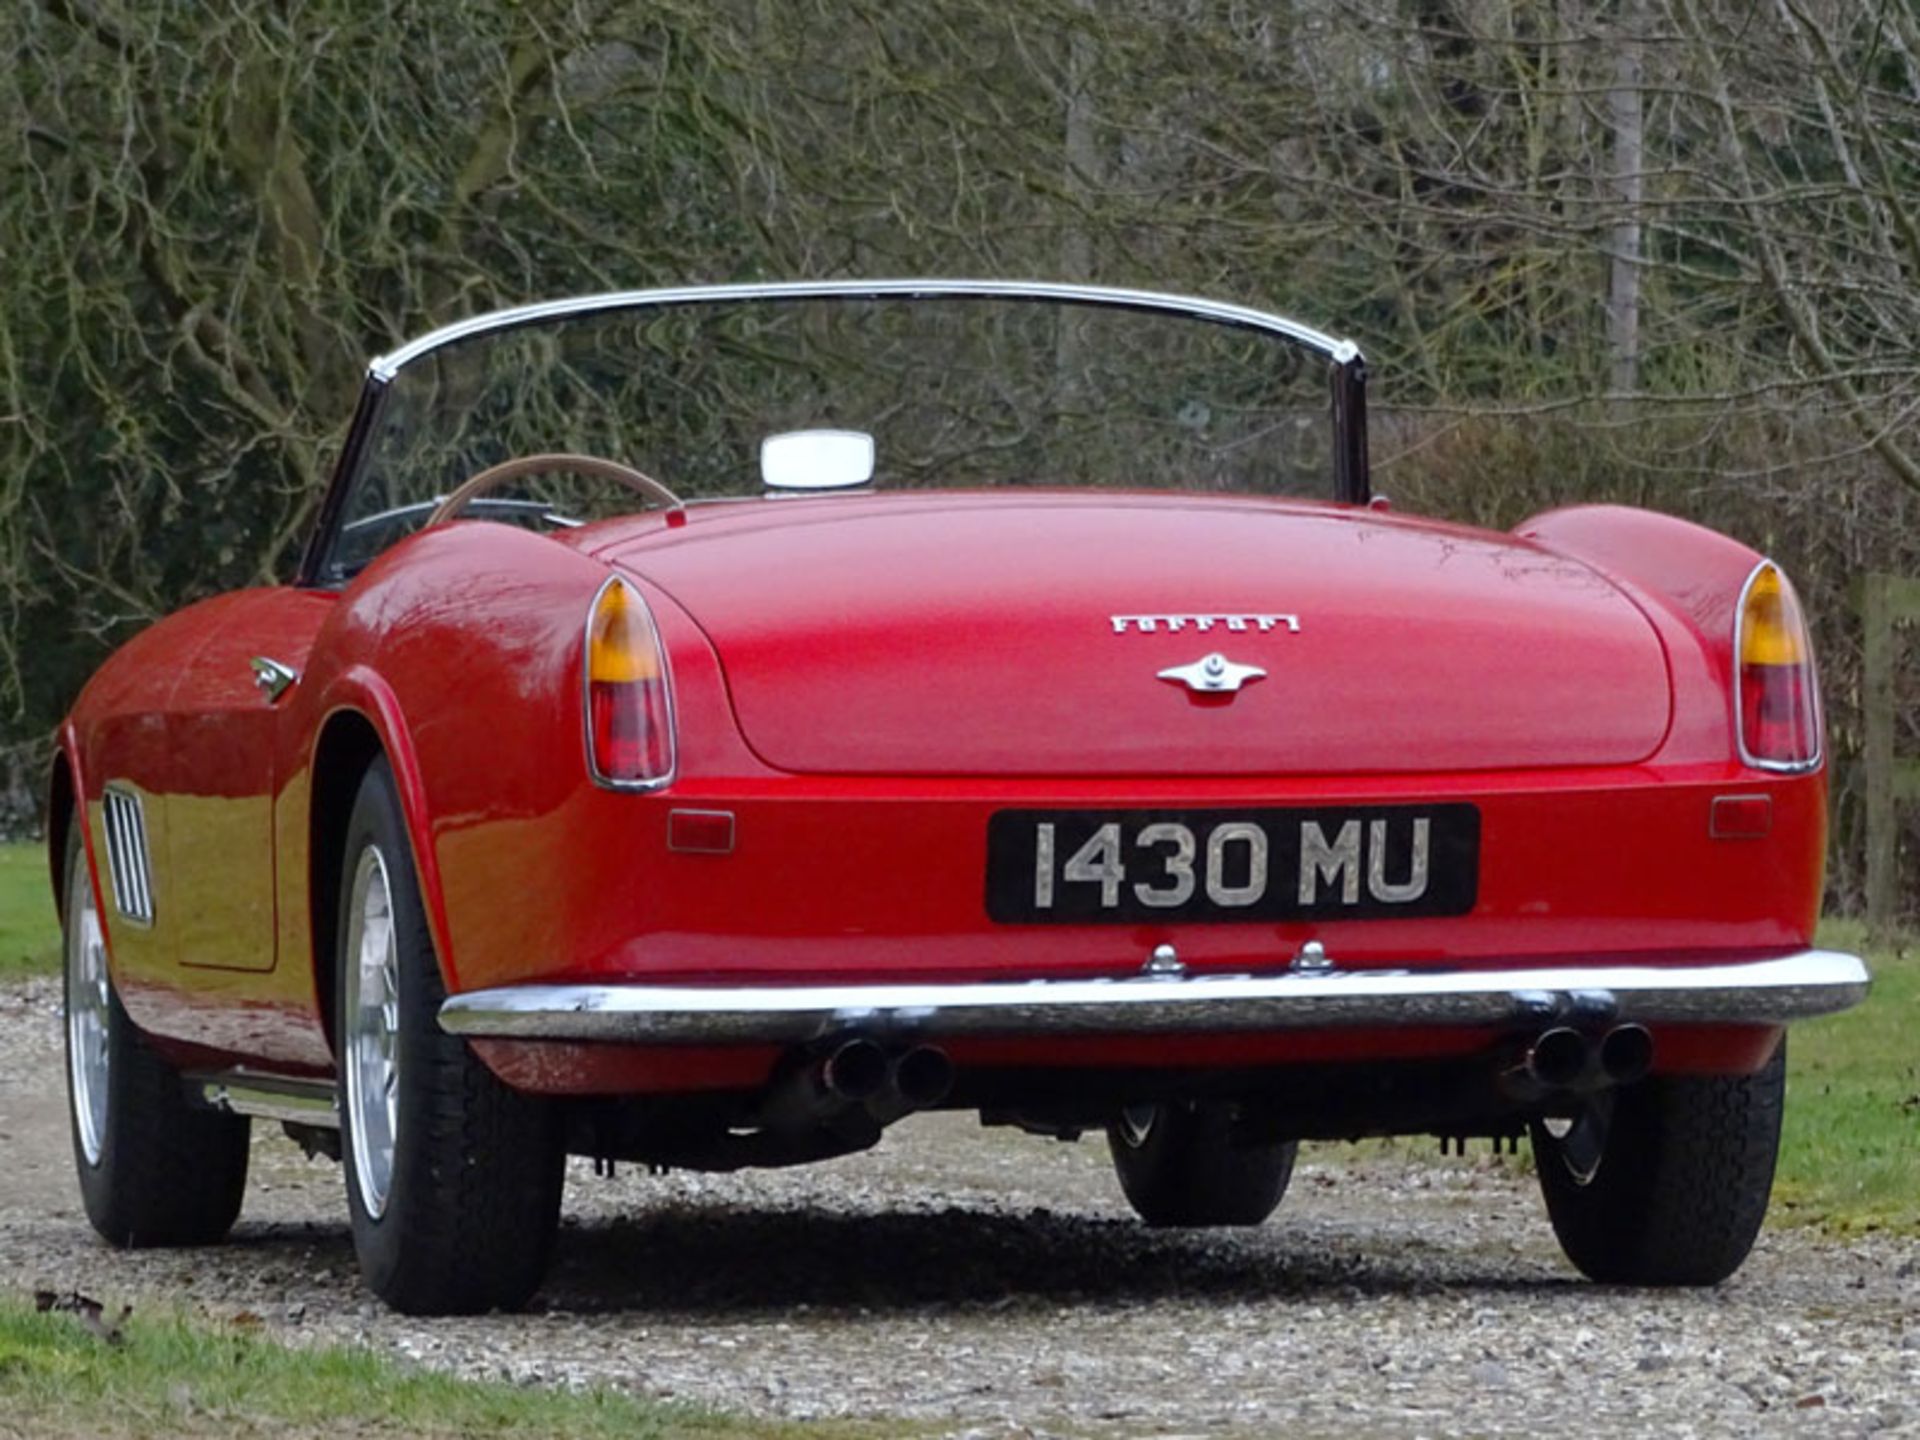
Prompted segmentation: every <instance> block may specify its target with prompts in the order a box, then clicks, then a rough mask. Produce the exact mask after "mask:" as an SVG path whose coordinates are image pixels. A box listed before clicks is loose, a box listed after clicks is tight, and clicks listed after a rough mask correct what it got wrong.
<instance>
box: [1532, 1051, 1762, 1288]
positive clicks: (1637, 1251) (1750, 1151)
mask: <svg viewBox="0 0 1920 1440" xmlns="http://www.w3.org/2000/svg"><path fill="white" fill-rule="evenodd" d="M1786 1073H1787V1045H1786V1041H1785V1040H1784V1039H1783V1040H1782V1041H1781V1042H1780V1046H1779V1048H1778V1049H1776V1050H1775V1051H1774V1054H1773V1058H1772V1059H1771V1060H1769V1061H1768V1062H1767V1064H1766V1066H1765V1068H1763V1069H1761V1070H1760V1071H1758V1072H1757V1073H1755V1074H1753V1075H1712V1076H1690V1075H1689V1076H1677V1075H1676V1076H1658V1077H1655V1078H1654V1079H1651V1080H1642V1081H1640V1082H1639V1083H1637V1084H1634V1085H1629V1086H1627V1087H1625V1088H1624V1089H1621V1090H1619V1091H1616V1092H1614V1093H1613V1095H1612V1097H1611V1114H1610V1115H1608V1114H1604V1113H1601V1112H1595V1113H1594V1114H1593V1115H1590V1116H1584V1117H1582V1118H1581V1119H1579V1120H1576V1121H1575V1122H1574V1123H1573V1124H1572V1125H1571V1126H1570V1127H1566V1128H1564V1129H1562V1127H1558V1126H1556V1127H1554V1128H1555V1129H1559V1130H1561V1133H1559V1134H1555V1133H1553V1132H1552V1131H1550V1130H1549V1129H1548V1127H1547V1125H1546V1123H1545V1122H1542V1121H1535V1122H1534V1126H1533V1151H1534V1159H1535V1162H1536V1164H1537V1167H1538V1169H1539V1172H1540V1190H1541V1194H1542V1195H1543V1196H1544V1197H1545V1199H1546V1202H1547V1214H1548V1216H1549V1218H1551V1220H1552V1221H1553V1229H1554V1234H1556V1235H1557V1236H1558V1237H1559V1239H1560V1245H1561V1248H1562V1249H1564V1250H1565V1251H1566V1252H1567V1258H1568V1259H1569V1260H1571V1261H1572V1262H1573V1263H1574V1264H1575V1265H1576V1266H1578V1267H1579V1269H1580V1270H1581V1272H1582V1273H1583V1274H1585V1275H1586V1276H1587V1277H1588V1278H1589V1279H1593V1280H1598V1281H1601V1282H1603V1283H1607V1284H1615V1285H1713V1284H1717V1283H1718V1282H1720V1281H1722V1280H1724V1279H1726V1278H1727V1277H1728V1276H1729V1275H1731V1274H1733V1272H1734V1271H1735V1270H1737V1269H1739V1268H1740V1264H1741V1262H1742V1261H1744V1260H1745V1259H1746V1258H1747V1254H1748V1252H1749V1251H1751V1250H1752V1249H1753V1242H1754V1238H1755V1237H1756V1236H1757V1235H1758V1234H1759V1233H1760V1222H1761V1220H1762V1219H1764V1218H1765V1216H1766V1213H1767V1198H1768V1196H1769V1194H1770V1193H1771V1192H1772V1189H1773V1167H1774V1160H1775V1157H1776V1156H1777V1154H1778V1152H1779V1147H1780V1115H1781V1110H1782V1107H1783V1102H1784V1100H1785V1096H1786Z"/></svg>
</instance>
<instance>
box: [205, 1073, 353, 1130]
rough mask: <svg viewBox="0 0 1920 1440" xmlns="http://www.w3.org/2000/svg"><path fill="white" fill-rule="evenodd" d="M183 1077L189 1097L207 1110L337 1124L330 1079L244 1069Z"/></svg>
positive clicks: (337, 1111) (337, 1105)
mask: <svg viewBox="0 0 1920 1440" xmlns="http://www.w3.org/2000/svg"><path fill="white" fill-rule="evenodd" d="M185 1079H186V1086H187V1094H188V1096H189V1098H190V1099H192V1100H193V1102H194V1103H195V1104H197V1105H202V1106H204V1107H205V1108H207V1109H209V1110H219V1111H222V1112H224V1113H226V1114H228V1115H252V1116H255V1117H256V1118H258V1119H261V1120H278V1121H281V1122H282V1123H284V1124H288V1125H313V1126H316V1127H318V1128H320V1129H323V1130H337V1129H339V1128H340V1102H339V1098H338V1095H337V1093H336V1091H335V1089H334V1085H333V1082H332V1081H330V1080H302V1079H297V1078H295V1077H292V1076H286V1075H256V1074H253V1073H251V1072H249V1071H245V1070H223V1071H220V1072H218V1073H216V1074H204V1075H188V1076H187V1077H185Z"/></svg>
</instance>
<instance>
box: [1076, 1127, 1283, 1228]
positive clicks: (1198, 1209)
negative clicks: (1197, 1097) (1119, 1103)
mask: <svg viewBox="0 0 1920 1440" xmlns="http://www.w3.org/2000/svg"><path fill="white" fill-rule="evenodd" d="M1234 1122H1235V1114H1234V1108H1233V1107H1232V1106H1231V1105H1226V1104H1219V1103H1202V1102H1196V1103H1191V1104H1167V1105H1130V1106H1128V1107H1127V1108H1126V1109H1125V1110H1122V1111H1121V1112H1120V1114H1119V1116H1118V1117H1117V1118H1116V1119H1115V1120H1114V1121H1113V1123H1112V1124H1110V1125H1108V1126H1107V1147H1108V1149H1109V1150H1111V1151H1112V1153H1113V1168H1114V1171H1115V1173H1116V1174H1117V1175H1118V1176H1119V1177H1120V1188H1121V1190H1122V1191H1124V1192H1125V1194H1126V1197H1127V1203H1129V1204H1130V1205H1132V1206H1133V1210H1134V1213H1135V1214H1136V1215H1138V1216H1139V1217H1140V1218H1141V1219H1142V1220H1144V1221H1146V1222H1147V1224H1149V1225H1155V1226H1178V1225H1193V1226H1198V1225H1258V1224H1260V1223H1261V1222H1262V1221H1264V1220H1265V1219H1266V1218H1267V1217H1268V1216H1269V1215H1271V1214H1272V1213H1273V1211H1274V1207H1275V1206H1277V1205H1278V1204H1279V1203H1280V1197H1281V1196H1282V1195H1284V1194H1286V1192H1287V1182H1288V1181H1289V1180H1290V1179H1292V1178H1293V1159H1294V1155H1295V1153H1296V1152H1297V1151H1298V1150H1299V1146H1298V1145H1296V1144H1295V1143H1294V1142H1293V1141H1291V1140H1259V1139H1253V1138H1250V1137H1247V1136H1243V1135H1237V1134H1235V1133H1234V1132H1235V1123H1234Z"/></svg>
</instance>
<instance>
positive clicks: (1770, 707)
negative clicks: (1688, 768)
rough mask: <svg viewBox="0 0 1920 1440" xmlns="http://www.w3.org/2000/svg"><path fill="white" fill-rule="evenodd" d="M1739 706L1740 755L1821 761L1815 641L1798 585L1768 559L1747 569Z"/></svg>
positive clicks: (1739, 631)
mask: <svg viewBox="0 0 1920 1440" xmlns="http://www.w3.org/2000/svg"><path fill="white" fill-rule="evenodd" d="M1734 659H1735V665H1736V669H1735V680H1734V708H1735V712H1736V715H1737V719H1738V724H1739V727H1740V737H1739V738H1740V758H1741V759H1742V760H1744V761H1746V762H1747V763H1748V764H1749V765H1756V766H1758V767H1760V768H1761V769H1763V770H1810V769H1812V768H1813V767H1814V766H1815V765H1818V764H1819V763H1820V692H1819V685H1818V681H1817V679H1816V677H1815V674H1814V668H1813V642H1812V639H1811V637H1810V636H1809V635H1808V633H1807V622H1806V617H1805V616H1804V615H1802V614H1801V611H1800V601H1799V600H1798V599H1797V598H1796V597H1795V596H1794V593H1793V586H1792V585H1790V584H1788V583H1787V577H1786V576H1785V575H1784V574H1782V573H1781V570H1780V567H1779V566H1778V565H1775V564H1774V563H1773V562H1772V561H1771V560H1763V561H1761V562H1760V564H1759V565H1757V566H1755V567H1754V571H1753V574H1751V575H1749V576H1748V577H1747V584H1746V588H1745V589H1744V590H1742V591H1741V594H1740V615H1739V619H1738V621H1737V622H1736V624H1735V628H1734Z"/></svg>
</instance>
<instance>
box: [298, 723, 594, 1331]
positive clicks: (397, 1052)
mask: <svg viewBox="0 0 1920 1440" xmlns="http://www.w3.org/2000/svg"><path fill="white" fill-rule="evenodd" d="M336 933H337V934H338V935H339V936H340V949H339V954H338V958H337V964H336V984H337V993H338V1003H337V1005H336V1008H335V1011H334V1013H335V1016H336V1017H337V1024H336V1029H337V1031H338V1050H339V1064H340V1077H341V1127H342V1130H343V1132H344V1133H343V1134H342V1137H341V1139H342V1144H341V1153H342V1158H343V1159H344V1161H345V1167H344V1168H345V1170H346V1179H347V1205H348V1209H349V1212H350V1214H351V1216H352V1221H353V1243H354V1249H355V1251H356V1252H357V1254H358V1256H359V1259H360V1271H361V1274H362V1275H363V1276H364V1277H365V1278H366V1281H367V1284H368V1285H369V1286H370V1287H371V1288H372V1289H373V1291H374V1293H375V1294H377V1295H379V1296H380V1298H381V1299H383V1300H385V1301H386V1302H387V1303H388V1304H390V1305H392V1306H393V1307H394V1308H395V1309H397V1310H402V1311H405V1312H406V1313H408V1314H414V1315H436V1314H438V1315H446V1314H472V1313H475V1312H478V1311H484V1310H494V1309H515V1308H518V1307H519V1306H521V1305H524V1304H525V1303H526V1301H527V1299H528V1297H529V1296H531V1295H532V1294H533V1292H534V1290H535V1289H536V1288H538V1286H539V1284H540V1280H541V1277H542V1276H543V1275H544V1274H545V1272H546V1267H547V1257H548V1255H549V1254H550V1252H551V1250H552V1248H553V1236H554V1231H555V1229H556V1228H557V1226H558V1224H559V1219H560V1191H561V1184H562V1180H563V1177H564V1166H565V1159H566V1157H565V1153H564V1151H563V1150H562V1148H561V1144H560V1136H559V1130H558V1127H557V1125H556V1124H555V1117H554V1114H553V1111H552V1108H551V1106H549V1105H548V1104H547V1103H546V1102H544V1101H542V1100H539V1099H536V1098H534V1097H532V1096H528V1095H522V1094H519V1093H518V1092H516V1091H513V1090H510V1089H508V1088H507V1087H506V1086H505V1085H503V1084H502V1083H501V1082H500V1081H499V1080H498V1079H497V1078H496V1077H495V1076H494V1074H493V1073H492V1072H491V1071H490V1070H488V1069H487V1068H486V1066H485V1065H483V1064H481V1062H480V1061H479V1059H478V1058H477V1057H476V1056H475V1055H474V1054H473V1052H472V1050H471V1049H469V1048H468V1046H467V1043H466V1042H465V1041H464V1040H462V1039H460V1038H459V1037H458V1036H454V1035H448V1034H447V1033H446V1032H445V1031H443V1030H442V1029H441V1028H440V1022H439V1012H440V1003H441V1001H443V1000H444V999H445V998H446V991H445V989H444V988H443V987H442V985H441V983H440V968H439V965H438V963H437V962H436V960H435V958H434V951H433V941H432V938H431V935H430V932H429V931H428V928H427V921H426V912H425V910H424V908H423V906H422V905H421V901H420V887H419V883H418V881H417V879H416V878H415V875H414V869H413V862H412V857H411V853H410V851H409V849H408V845H407V837H406V829H405V826H404V824H403V822H402V819H401V813H400V803H399V799H398V796H397V795H396V794H395V791H394V786H393V776H392V772H391V771H390V770H389V769H388V767H387V763H386V761H385V760H377V761H375V762H374V764H373V765H372V767H371V768H369V770H368V771H367V774H366V777H365V778H364V779H363V780H362V781H361V784H360V792H359V795H358V796H357V797H356V799H355V801H354V806H353V813H352V815H351V817H350V818H349V819H348V822H347V841H346V848H345V853H344V855H343V857H342V870H341V884H340V923H339V928H338V930H337V932H336Z"/></svg>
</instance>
